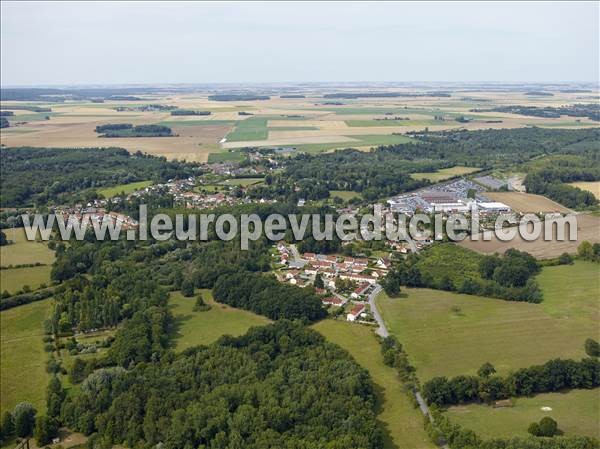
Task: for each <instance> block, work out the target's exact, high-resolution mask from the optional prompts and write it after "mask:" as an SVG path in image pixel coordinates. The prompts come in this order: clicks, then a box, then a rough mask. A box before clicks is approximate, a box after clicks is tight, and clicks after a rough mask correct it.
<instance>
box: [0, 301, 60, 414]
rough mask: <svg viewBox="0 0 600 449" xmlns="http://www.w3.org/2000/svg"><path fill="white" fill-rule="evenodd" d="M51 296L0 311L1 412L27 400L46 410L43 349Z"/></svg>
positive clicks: (46, 379) (46, 381)
mask: <svg viewBox="0 0 600 449" xmlns="http://www.w3.org/2000/svg"><path fill="white" fill-rule="evenodd" d="M51 301H52V300H51V299H45V300H43V301H38V302H34V303H31V304H25V305H22V306H18V307H14V308H12V309H8V310H4V311H2V312H0V324H1V326H0V330H1V334H0V335H1V339H0V349H1V351H0V362H1V363H0V374H1V376H0V393H1V394H0V412H1V413H2V414H3V413H4V412H5V411H7V410H12V408H13V407H14V406H15V405H16V404H17V403H19V402H22V401H28V402H31V403H32V404H33V406H34V407H35V408H36V409H37V410H38V412H41V413H43V412H44V409H45V408H46V393H45V392H46V386H47V385H48V380H49V378H50V377H49V374H48V373H47V372H46V361H47V359H48V355H47V353H46V352H44V342H43V341H42V337H43V334H44V331H43V322H44V319H46V316H47V314H48V313H49V311H50V307H51Z"/></svg>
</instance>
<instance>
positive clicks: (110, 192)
mask: <svg viewBox="0 0 600 449" xmlns="http://www.w3.org/2000/svg"><path fill="white" fill-rule="evenodd" d="M150 185H152V181H138V182H131V183H129V184H119V185H116V186H114V187H107V188H105V189H100V190H98V193H100V194H101V195H103V196H104V198H112V197H113V196H117V195H120V194H121V193H125V195H127V194H129V193H133V192H135V191H136V190H141V189H143V188H146V187H148V186H150Z"/></svg>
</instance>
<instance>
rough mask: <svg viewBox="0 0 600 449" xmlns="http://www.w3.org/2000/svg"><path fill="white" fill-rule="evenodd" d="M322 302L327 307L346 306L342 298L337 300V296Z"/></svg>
mask: <svg viewBox="0 0 600 449" xmlns="http://www.w3.org/2000/svg"><path fill="white" fill-rule="evenodd" d="M321 302H322V303H323V304H325V305H326V306H335V307H341V306H343V305H344V301H342V300H341V299H340V298H336V297H335V296H328V297H327V298H323V299H322V300H321Z"/></svg>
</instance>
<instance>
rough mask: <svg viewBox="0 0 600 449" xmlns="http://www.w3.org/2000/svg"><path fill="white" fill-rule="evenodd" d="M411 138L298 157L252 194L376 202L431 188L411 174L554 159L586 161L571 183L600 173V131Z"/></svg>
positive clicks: (471, 133) (472, 133)
mask: <svg viewBox="0 0 600 449" xmlns="http://www.w3.org/2000/svg"><path fill="white" fill-rule="evenodd" d="M412 135H413V136H414V139H413V142H411V143H403V144H397V145H389V146H382V147H378V148H376V149H373V150H371V151H370V152H362V151H357V150H352V149H346V150H338V151H335V152H333V153H326V154H318V155H310V154H299V155H297V156H296V157H294V158H292V159H290V160H289V161H288V162H287V163H286V167H285V170H284V171H283V172H282V173H280V174H278V175H269V176H267V177H266V179H265V181H266V182H265V184H263V185H260V186H258V187H256V188H254V189H252V190H250V192H249V194H250V195H251V196H252V197H255V198H275V199H279V200H281V199H292V200H296V201H297V200H298V199H301V198H303V199H309V200H318V199H322V198H327V197H328V196H329V191H330V190H351V191H356V192H360V193H361V194H362V197H363V198H364V199H366V200H371V201H372V200H376V199H380V198H384V197H389V196H392V195H394V194H397V193H401V192H404V191H409V190H414V189H416V188H419V187H422V186H425V185H426V183H427V181H416V180H414V179H412V178H411V177H410V173H414V172H433V171H435V170H437V169H441V168H447V167H452V166H455V165H464V166H470V167H480V168H481V169H482V170H483V169H490V168H505V167H507V166H512V165H517V164H523V163H527V162H529V161H531V160H532V159H534V158H540V157H542V156H549V155H552V156H556V155H564V156H568V157H572V158H585V159H586V160H588V169H587V172H586V173H587V174H586V175H585V176H583V175H581V176H578V177H577V176H575V175H574V174H573V175H572V176H571V179H572V178H578V179H577V180H584V179H585V180H592V179H599V178H598V177H597V171H598V170H597V168H593V167H598V163H597V157H598V156H597V155H598V154H599V153H598V145H599V144H598V142H600V130H598V129H584V130H560V129H542V128H520V129H509V130H506V129H503V130H492V129H490V130H480V131H465V130H452V131H442V132H435V133H434V132H431V133H430V132H415V133H412ZM592 163H595V165H594V164H592ZM555 169H556V170H563V167H561V166H557V167H555ZM565 170H566V169H565ZM572 180H575V179H572ZM565 182H566V181H565ZM569 189H574V188H573V187H570V188H569ZM577 195H578V198H577V199H576V200H575V201H576V202H577V203H578V204H580V203H583V204H586V203H589V202H590V200H589V199H583V200H581V199H580V198H579V196H581V193H579V192H577ZM585 197H586V198H587V195H586V196H585ZM592 198H593V197H592Z"/></svg>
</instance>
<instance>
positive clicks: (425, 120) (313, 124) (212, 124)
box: [1, 88, 598, 162]
mask: <svg viewBox="0 0 600 449" xmlns="http://www.w3.org/2000/svg"><path fill="white" fill-rule="evenodd" d="M389 90H390V92H392V91H393V92H408V91H414V89H406V88H394V89H389ZM325 91H327V89H320V88H317V89H314V88H307V89H306V92H303V95H304V96H303V97H302V98H279V97H276V96H272V97H271V99H269V100H260V101H259V100H256V101H232V102H226V103H225V102H220V101H211V100H209V99H208V96H209V93H207V92H186V93H183V92H177V93H173V94H153V95H146V96H144V99H143V100H142V101H139V102H135V103H133V102H131V101H118V100H110V99H109V100H106V101H105V102H104V103H90V102H88V101H66V102H64V103H39V104H36V106H41V107H50V108H51V109H52V111H51V112H45V113H39V112H32V111H26V110H22V109H14V111H13V112H14V113H15V115H14V116H11V117H9V118H8V120H9V122H10V125H11V126H10V127H9V128H5V129H2V131H1V132H2V143H3V144H5V145H6V146H44V147H49V146H53V147H98V146H101V145H106V146H109V145H110V146H119V147H123V148H126V149H128V150H129V151H132V152H135V151H138V150H139V151H143V152H147V153H150V154H156V155H163V156H166V157H167V158H178V159H187V160H191V161H200V162H204V161H207V160H208V158H209V155H211V154H214V155H220V154H222V152H223V150H226V149H236V148H241V147H247V146H259V147H272V146H285V147H290V146H293V147H296V148H297V149H298V151H308V152H322V151H330V150H333V149H337V148H347V147H355V148H359V149H369V148H370V147H372V146H377V145H388V144H394V143H400V142H402V141H403V140H402V139H406V136H404V134H405V133H407V132H411V131H424V130H425V129H428V130H429V131H439V130H446V129H457V128H460V129H468V130H475V129H486V128H519V127H524V126H543V127H565V128H575V127H577V128H583V127H591V126H598V122H593V121H590V120H588V119H586V118H582V119H581V120H580V121H578V122H575V121H574V120H573V118H572V117H560V118H542V117H529V116H524V115H518V114H511V113H504V112H473V111H472V110H471V109H473V108H483V109H485V108H493V107H494V106H502V105H506V104H520V105H524V106H544V105H546V106H549V105H553V104H556V105H561V104H563V105H564V104H574V103H577V102H580V101H581V99H579V98H578V97H580V96H581V95H580V94H579V95H578V94H570V93H556V94H555V96H554V97H551V98H541V97H534V96H527V95H523V93H521V92H488V91H472V92H470V94H469V95H470V96H471V97H472V98H474V100H468V101H467V100H465V99H464V98H462V95H460V94H452V95H451V96H450V97H447V98H443V99H441V98H437V97H426V96H414V97H411V96H407V97H398V98H357V99H352V100H344V101H339V102H338V101H336V102H329V101H326V99H324V98H323V93H324V92H325ZM590 101H591V97H590ZM333 103H335V104H333ZM338 103H341V104H338ZM144 104H158V105H162V106H176V107H178V108H180V109H187V110H198V111H209V112H210V115H206V116H195V115H192V116H184V115H183V116H172V115H171V114H170V112H169V111H166V110H160V109H144V108H143V107H141V106H143V105H144ZM26 105H28V103H26V102H16V101H13V102H3V103H2V107H3V109H6V110H10V107H11V106H13V107H17V108H18V107H20V106H26ZM240 113H241V114H240ZM460 117H466V118H467V120H466V121H460V122H459V121H457V118H460ZM399 118H401V119H399ZM125 122H126V123H131V124H133V125H143V124H161V125H165V126H169V127H170V128H171V129H172V130H173V133H174V134H175V136H174V137H170V138H168V139H163V138H152V137H143V138H113V139H101V138H98V136H97V134H96V133H94V128H95V127H96V126H97V125H103V124H107V123H125ZM225 154H226V153H225ZM212 160H213V161H217V160H223V159H219V157H218V156H213V158H212Z"/></svg>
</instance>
